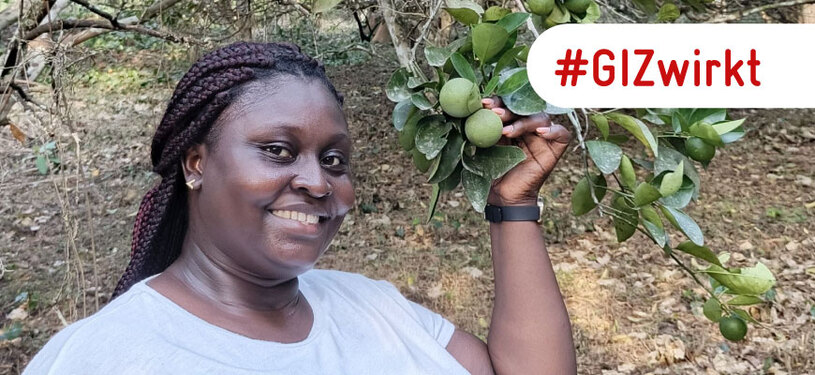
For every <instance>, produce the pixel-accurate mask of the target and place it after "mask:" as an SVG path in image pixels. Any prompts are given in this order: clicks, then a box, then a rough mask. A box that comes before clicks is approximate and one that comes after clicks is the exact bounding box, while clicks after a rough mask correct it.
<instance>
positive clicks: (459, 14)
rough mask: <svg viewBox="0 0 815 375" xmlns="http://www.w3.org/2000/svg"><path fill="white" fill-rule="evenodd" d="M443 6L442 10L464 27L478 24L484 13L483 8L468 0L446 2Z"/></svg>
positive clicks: (448, 0)
mask: <svg viewBox="0 0 815 375" xmlns="http://www.w3.org/2000/svg"><path fill="white" fill-rule="evenodd" d="M445 5H446V7H445V8H444V10H445V11H447V13H450V15H451V16H453V18H455V19H456V21H458V22H461V23H463V24H465V25H473V24H476V23H478V21H479V20H480V19H481V16H480V15H481V14H483V13H484V8H482V7H481V6H480V5H478V4H476V3H475V2H472V1H468V0H447V1H446V4H445Z"/></svg>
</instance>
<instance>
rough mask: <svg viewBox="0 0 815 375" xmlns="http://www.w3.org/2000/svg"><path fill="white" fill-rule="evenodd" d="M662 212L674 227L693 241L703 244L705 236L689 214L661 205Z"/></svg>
mask: <svg viewBox="0 0 815 375" xmlns="http://www.w3.org/2000/svg"><path fill="white" fill-rule="evenodd" d="M660 209H661V210H662V214H663V215H665V217H666V218H667V219H668V221H670V222H671V224H673V226H674V227H676V229H679V230H680V231H682V233H684V234H685V235H686V236H688V239H690V240H691V241H692V242H693V243H695V244H697V245H699V246H704V245H705V237H704V235H703V234H702V229H701V228H699V225H697V224H696V222H695V221H693V219H691V217H690V216H688V215H687V214H685V213H684V212H682V211H681V210H678V209H676V208H673V207H668V206H662V207H660Z"/></svg>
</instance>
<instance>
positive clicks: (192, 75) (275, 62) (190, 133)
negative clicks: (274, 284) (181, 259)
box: [113, 42, 343, 298]
mask: <svg viewBox="0 0 815 375" xmlns="http://www.w3.org/2000/svg"><path fill="white" fill-rule="evenodd" d="M282 75H287V76H291V77H296V78H299V79H316V80H318V81H319V82H321V83H323V84H324V85H325V87H326V88H327V89H328V90H329V91H330V93H331V94H332V95H333V96H334V98H335V99H336V100H337V103H338V104H339V105H340V106H342V103H343V97H342V95H341V94H340V93H338V92H337V91H336V89H335V88H334V86H333V85H332V84H331V82H330V81H329V80H328V78H327V77H326V75H325V68H324V67H323V64H322V63H321V62H320V61H318V60H316V59H314V58H312V57H309V56H308V55H306V54H305V53H303V52H301V50H300V47H298V46H297V45H295V44H291V43H248V42H237V43H233V44H230V45H228V46H225V47H222V48H220V49H217V50H215V51H212V52H210V53H208V54H206V55H204V56H203V57H202V58H201V59H199V60H198V61H196V62H195V64H193V66H192V67H191V68H190V70H189V71H187V73H186V74H185V75H184V77H183V78H181V81H179V82H178V85H177V86H176V88H175V91H174V92H173V96H172V98H171V99H170V102H169V103H168V105H167V110H166V111H165V112H164V117H163V118H162V120H161V123H160V124H159V126H158V128H157V129H156V132H155V135H154V136H153V143H152V149H151V161H152V165H153V172H155V173H157V174H159V175H160V176H161V182H160V183H159V184H158V185H156V186H154V187H153V188H152V189H150V190H149V191H148V192H147V193H146V194H145V195H144V198H142V201H141V204H140V205H139V212H138V214H137V215H136V223H135V225H134V227H133V241H132V244H131V253H130V263H129V264H128V265H127V268H126V270H125V272H124V275H122V277H121V279H119V283H118V284H117V285H116V289H115V290H114V291H113V298H115V297H117V296H119V295H121V294H122V293H124V292H125V291H127V290H128V289H129V288H130V287H131V286H132V285H134V284H135V283H137V282H139V281H141V280H143V279H145V278H147V277H149V276H151V275H154V274H157V273H159V272H162V271H164V270H165V269H166V268H167V267H168V266H169V265H170V264H171V263H172V262H174V261H175V260H176V259H177V258H178V256H179V255H180V253H181V246H182V244H183V241H184V235H185V234H186V231H187V220H188V217H187V215H188V213H187V189H186V187H185V182H186V181H184V176H183V171H182V170H181V163H180V161H181V160H182V158H183V157H184V154H185V152H186V150H187V149H189V148H190V147H191V146H193V145H195V144H201V143H204V144H207V145H208V146H210V145H214V144H215V143H216V140H217V137H218V128H219V127H218V126H213V125H215V124H216V123H217V122H218V121H219V120H222V118H221V117H222V114H223V113H225V111H224V109H226V108H227V107H229V105H230V104H232V103H233V102H235V101H237V100H239V99H241V98H242V96H243V95H244V94H245V93H247V88H248V86H249V85H250V84H258V83H262V84H263V85H264V86H263V87H269V85H274V84H275V78H277V77H280V76H282ZM271 87H274V86H271Z"/></svg>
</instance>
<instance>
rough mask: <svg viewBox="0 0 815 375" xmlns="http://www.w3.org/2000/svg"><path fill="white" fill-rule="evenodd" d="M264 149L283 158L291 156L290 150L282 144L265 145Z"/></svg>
mask: <svg viewBox="0 0 815 375" xmlns="http://www.w3.org/2000/svg"><path fill="white" fill-rule="evenodd" d="M266 150H268V151H269V152H271V153H272V154H275V155H277V156H280V157H284V158H289V157H291V151H289V150H287V149H286V148H285V147H283V146H268V147H266Z"/></svg>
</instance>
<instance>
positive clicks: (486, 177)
mask: <svg viewBox="0 0 815 375" xmlns="http://www.w3.org/2000/svg"><path fill="white" fill-rule="evenodd" d="M528 7H529V9H530V10H531V11H532V13H525V12H513V11H512V10H510V9H506V8H501V7H497V6H496V7H490V8H489V9H486V10H484V9H483V8H481V7H480V6H479V5H477V4H476V3H474V2H471V1H467V0H448V1H447V3H446V7H445V8H444V10H445V11H446V12H448V13H449V14H450V15H451V16H452V17H453V18H454V19H456V20H457V21H458V22H460V23H461V24H463V25H464V26H466V28H467V32H466V33H465V34H464V36H463V37H461V38H460V39H457V40H455V41H453V42H451V43H449V44H448V45H447V46H431V45H427V46H425V48H424V56H425V60H426V61H425V62H426V65H427V66H425V67H424V68H425V69H423V68H422V67H420V66H419V63H418V62H416V61H413V62H412V64H411V66H410V67H407V68H400V69H398V70H396V71H395V72H394V73H393V74H392V76H391V77H390V79H389V81H388V83H387V87H386V93H387V96H388V98H389V99H390V100H391V101H393V102H395V105H394V108H393V125H394V127H395V129H396V130H397V131H398V132H399V137H398V138H399V144H400V145H401V146H402V148H403V149H404V150H405V151H406V152H408V153H410V156H411V157H412V159H413V162H414V164H415V166H416V167H417V168H418V170H419V171H421V172H422V173H425V174H426V175H427V182H428V183H429V184H431V186H432V194H431V199H430V202H429V205H428V207H429V209H428V214H427V221H428V222H429V221H430V220H431V219H432V218H433V217H434V214H435V211H436V205H437V202H438V200H439V196H440V195H441V194H444V193H446V192H450V191H452V190H454V189H456V188H457V187H458V186H459V185H461V186H462V187H463V189H464V193H465V195H466V197H467V199H468V200H469V202H470V203H471V204H472V207H473V208H474V209H475V210H476V211H477V212H483V210H484V207H485V205H486V200H487V196H488V193H489V189H490V185H491V183H492V181H494V180H495V179H498V178H500V177H501V176H503V175H504V174H505V173H507V171H509V170H510V169H512V168H513V167H514V166H516V165H517V164H518V163H520V162H521V161H523V160H524V159H525V155H524V152H523V151H522V150H521V149H520V148H518V147H516V146H509V145H499V144H496V143H497V142H498V141H499V139H500V138H501V131H502V126H503V125H502V121H501V119H500V118H499V116H498V115H497V114H495V113H494V112H492V111H490V110H486V109H483V108H482V104H481V99H482V98H487V97H491V96H498V97H500V98H501V99H502V102H503V103H504V105H505V106H506V108H507V109H509V110H510V111H512V112H513V113H515V114H517V115H520V116H528V115H533V114H537V113H540V112H545V113H547V114H550V115H563V116H566V117H567V118H568V120H569V122H571V124H572V125H573V127H574V132H575V133H576V136H577V139H578V144H579V149H580V151H581V154H582V164H583V170H584V176H583V178H582V179H581V180H580V182H578V183H577V185H576V186H575V188H574V191H573V193H572V197H571V200H572V211H573V213H574V214H575V215H577V216H580V215H584V214H587V213H589V212H591V211H594V210H597V211H598V213H599V215H600V216H601V217H603V216H609V217H610V218H611V221H612V225H613V226H614V230H615V233H616V236H617V240H618V241H619V242H623V241H626V240H628V239H629V238H631V237H632V236H633V235H634V234H635V233H636V232H640V233H642V234H643V235H645V236H646V237H647V238H649V239H650V240H651V241H653V242H654V244H656V245H657V246H658V247H659V248H660V249H662V251H663V252H664V254H665V256H667V257H670V258H671V259H672V260H674V261H675V262H676V263H677V265H679V266H680V267H681V268H682V269H683V270H684V271H685V272H686V273H688V274H689V275H690V276H691V277H692V278H693V280H694V281H696V282H697V283H698V284H699V285H700V286H701V287H702V288H703V289H704V290H705V291H706V292H707V293H708V295H709V297H708V299H707V302H705V304H704V308H703V310H704V315H705V316H706V317H708V318H709V319H711V320H712V321H714V322H718V323H719V326H720V330H721V331H722V334H723V335H724V337H726V338H727V339H730V340H734V341H738V340H741V339H742V338H743V337H744V335H745V334H746V331H747V325H746V323H745V322H752V323H756V324H758V322H757V321H756V320H755V319H754V318H753V317H752V316H751V315H750V314H749V313H748V312H746V311H745V310H743V309H742V306H747V305H754V304H760V303H765V302H768V301H772V299H773V296H774V289H773V286H774V285H775V278H774V276H773V275H772V273H771V272H770V271H769V269H768V268H767V267H766V266H765V265H764V264H762V263H758V264H757V265H755V266H754V267H746V268H732V267H727V266H726V263H727V260H728V258H729V254H728V253H721V254H718V255H717V254H716V253H714V252H713V251H712V250H711V249H710V248H708V247H706V246H705V238H704V235H703V231H702V229H701V228H700V227H699V225H697V224H696V222H695V221H694V220H693V219H692V218H691V216H690V215H688V214H687V213H685V212H684V209H685V207H686V206H688V205H689V204H690V203H691V202H692V201H694V200H698V198H699V190H700V186H701V183H702V182H701V179H700V176H699V173H698V170H697V168H696V163H699V164H700V165H701V166H702V167H704V168H707V167H708V165H709V164H710V163H711V161H712V160H713V158H714V156H715V154H716V151H717V150H718V149H719V148H722V147H725V146H726V145H727V144H729V143H732V142H735V141H737V140H738V139H739V138H741V137H742V136H743V135H744V128H743V127H742V124H743V122H744V119H738V120H734V119H731V118H730V117H729V116H728V114H727V111H726V110H724V109H637V110H633V111H632V110H627V111H623V110H610V111H598V110H592V109H581V110H580V111H581V113H582V114H583V115H584V116H583V118H584V121H582V122H581V121H580V118H579V117H578V112H577V111H575V110H574V109H569V108H559V107H556V106H552V105H550V104H548V103H546V102H545V101H544V100H543V99H541V98H540V97H539V96H538V95H537V94H536V93H535V91H534V89H533V88H532V86H531V85H530V83H529V79H528V77H527V67H526V66H525V62H526V56H527V54H528V52H529V46H528V45H526V44H523V43H521V42H520V41H519V37H523V36H524V35H523V33H524V31H525V29H524V28H522V26H524V25H528V24H531V27H532V28H533V30H532V31H534V34H535V35H537V31H538V30H545V29H547V28H550V27H553V26H555V25H558V24H562V23H567V22H572V23H590V22H594V21H595V20H597V18H598V17H599V16H600V11H599V8H598V6H597V4H596V3H595V2H594V1H591V0H569V1H566V2H560V1H551V0H532V1H530V2H529V3H528ZM427 71H429V72H431V73H432V77H430V78H429V77H428V74H427V73H426V72H427ZM589 119H590V121H589ZM589 122H591V123H592V124H593V125H594V126H593V127H590V126H589ZM592 130H595V131H592ZM632 138H633V139H632ZM629 140H630V141H631V142H629ZM635 145H640V146H639V147H634V146H635ZM623 147H626V149H627V150H628V149H631V148H632V147H634V148H635V149H636V150H638V151H636V152H635V151H624V149H623ZM627 153H628V154H627ZM629 155H630V156H629ZM609 179H611V181H612V182H613V183H614V184H613V185H611V184H609V182H608V180H609ZM607 197H608V199H606V198H607ZM666 222H667V224H666ZM669 225H670V227H669ZM671 227H672V228H673V231H672V230H671ZM671 232H673V233H671ZM672 234H673V235H674V236H676V238H674V239H673V241H672V238H671V237H672ZM682 238H684V239H682ZM680 254H681V255H683V256H691V257H692V259H693V264H692V265H687V264H685V261H683V260H682V259H681V258H680V256H679V255H680ZM703 265H704V266H703ZM700 276H701V277H704V276H707V281H708V282H703V281H702V280H701V279H700Z"/></svg>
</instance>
